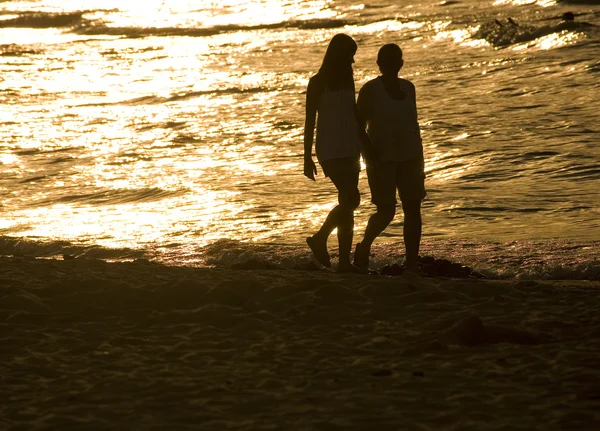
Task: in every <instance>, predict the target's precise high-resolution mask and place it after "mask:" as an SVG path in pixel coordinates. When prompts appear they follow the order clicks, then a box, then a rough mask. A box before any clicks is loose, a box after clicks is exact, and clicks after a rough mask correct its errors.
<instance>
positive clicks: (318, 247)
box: [306, 236, 331, 268]
mask: <svg viewBox="0 0 600 431" xmlns="http://www.w3.org/2000/svg"><path fill="white" fill-rule="evenodd" d="M306 243H307V244H308V246H309V247H310V250H311V251H312V254H313V256H314V257H315V259H317V262H319V263H320V264H321V265H323V266H325V267H327V268H330V267H331V260H330V259H329V252H328V251H327V240H325V241H319V240H318V239H317V238H315V237H314V236H309V237H308V238H306Z"/></svg>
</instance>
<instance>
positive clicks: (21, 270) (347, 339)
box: [0, 258, 600, 430]
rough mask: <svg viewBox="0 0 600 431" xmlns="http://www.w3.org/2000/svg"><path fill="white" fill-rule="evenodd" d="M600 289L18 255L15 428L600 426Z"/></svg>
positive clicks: (14, 263) (7, 358) (10, 322)
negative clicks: (49, 258)
mask: <svg viewBox="0 0 600 431" xmlns="http://www.w3.org/2000/svg"><path fill="white" fill-rule="evenodd" d="M599 293H600V284H599V283H597V282H569V281H562V282H548V281H544V282H536V281H527V282H517V281H506V280H505V281H489V280H488V281H482V280H452V279H421V278H419V277H416V276H414V277H411V274H406V275H405V276H402V277H373V276H356V275H336V274H332V273H329V272H325V271H283V270H274V271H269V270H254V271H244V270H238V271H236V270H224V269H194V268H183V267H165V266H161V265H158V264H153V263H148V262H143V261H141V262H134V263H129V264H127V263H121V264H110V263H106V262H102V261H94V260H73V261H64V262H63V261H61V262H58V261H44V260H28V259H7V258H4V259H0V327H1V328H2V330H1V341H2V344H1V345H2V348H1V349H0V352H1V356H0V359H1V361H0V375H1V376H2V385H1V386H0V398H1V399H3V400H5V402H3V403H0V429H11V430H12V429H14V430H17V429H82V430H84V429H85V430H90V429H135V430H138V429H139V430H146V429H148V430H150V429H156V430H164V429H178V430H179V429H194V430H197V429H207V430H219V429H248V430H260V429H265V430H270V429H272V430H279V429H297V430H321V429H323V430H329V429H340V430H341V429H343V430H346V429H357V430H366V429H378V430H387V429H390V430H440V429H445V430H471V429H472V430H487V429H490V430H491V429H501V430H507V429H511V430H513V429H514V430H517V429H518V430H520V429H523V430H536V429H539V430H555V429H556V430H579V429H581V430H592V429H600V428H598V427H600V413H598V412H599V411H600V409H598V407H599V406H600V371H599V368H598V359H597V358H598V357H600V343H598V341H597V340H598V339H599V338H600V301H598V299H599Z"/></svg>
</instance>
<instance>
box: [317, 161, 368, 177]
mask: <svg viewBox="0 0 600 431" xmlns="http://www.w3.org/2000/svg"><path fill="white" fill-rule="evenodd" d="M319 164H320V165H321V169H323V173H324V174H325V176H326V177H332V176H333V177H339V176H340V175H344V174H349V173H352V174H356V175H358V173H359V172H360V158H359V156H350V157H342V158H340V159H330V160H323V161H322V162H319Z"/></svg>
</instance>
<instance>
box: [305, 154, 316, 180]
mask: <svg viewBox="0 0 600 431" xmlns="http://www.w3.org/2000/svg"><path fill="white" fill-rule="evenodd" d="M315 175H317V166H316V165H315V162H313V159H312V157H310V156H309V157H304V176H305V177H306V178H308V179H309V180H313V181H316V180H315Z"/></svg>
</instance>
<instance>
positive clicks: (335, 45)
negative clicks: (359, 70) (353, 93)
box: [317, 33, 358, 90]
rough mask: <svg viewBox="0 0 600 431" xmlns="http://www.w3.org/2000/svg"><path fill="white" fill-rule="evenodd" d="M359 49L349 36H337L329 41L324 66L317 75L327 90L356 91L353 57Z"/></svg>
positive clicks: (340, 34)
mask: <svg viewBox="0 0 600 431" xmlns="http://www.w3.org/2000/svg"><path fill="white" fill-rule="evenodd" d="M357 48H358V46H357V45H356V42H355V41H354V39H352V38H351V37H350V36H348V35H347V34H343V33H339V34H336V35H335V36H333V38H332V39H331V41H329V45H328V46H327V51H326V52H325V57H324V58H323V64H322V65H321V68H320V69H319V73H317V76H319V77H320V78H321V79H323V81H324V83H325V84H326V86H327V88H329V89H331V90H341V89H352V90H354V77H353V75H352V56H353V55H354V53H355V52H356V50H357Z"/></svg>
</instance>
